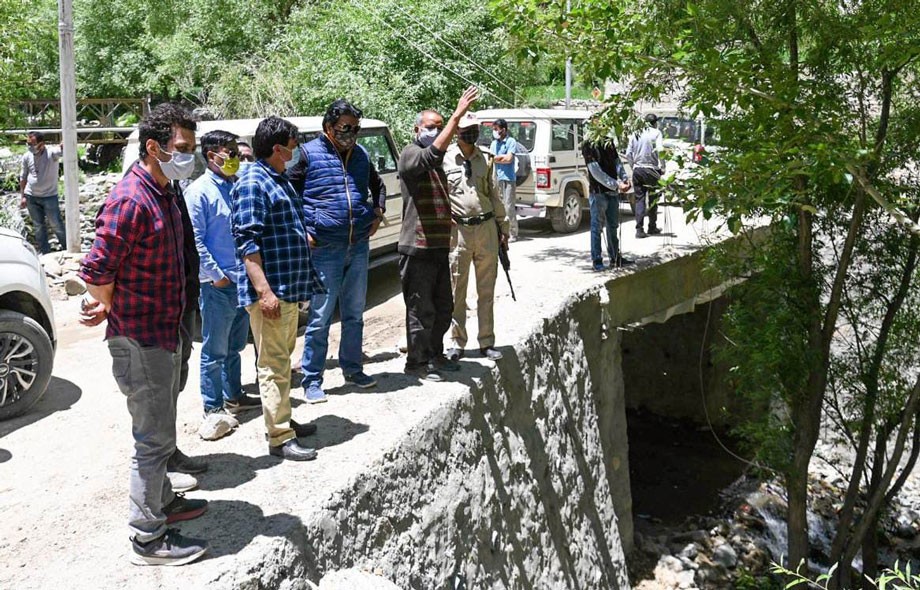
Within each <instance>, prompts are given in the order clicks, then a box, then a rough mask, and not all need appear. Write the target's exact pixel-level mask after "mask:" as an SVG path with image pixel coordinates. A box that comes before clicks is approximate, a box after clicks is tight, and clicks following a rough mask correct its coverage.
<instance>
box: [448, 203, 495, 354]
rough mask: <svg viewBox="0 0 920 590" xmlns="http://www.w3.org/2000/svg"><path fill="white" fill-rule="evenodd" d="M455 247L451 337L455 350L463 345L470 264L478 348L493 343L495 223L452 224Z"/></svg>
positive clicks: (465, 336) (452, 258)
mask: <svg viewBox="0 0 920 590" xmlns="http://www.w3.org/2000/svg"><path fill="white" fill-rule="evenodd" d="M454 239H455V243H456V245H455V247H454V248H453V249H452V250H451V253H450V271H451V277H452V278H453V283H454V315H453V318H452V319H451V334H450V335H451V340H452V341H453V346H454V347H456V348H459V349H461V350H462V349H463V348H464V347H466V343H467V340H468V337H467V336H468V335H467V332H466V292H467V287H468V285H469V282H470V263H472V264H473V268H474V269H475V271H476V295H477V304H476V316H477V318H478V319H479V334H478V336H479V348H486V347H487V346H494V345H495V316H494V314H493V313H492V307H493V304H494V302H495V277H496V276H497V275H498V231H497V229H496V226H495V222H494V221H492V220H488V221H486V222H485V223H483V224H481V225H471V226H467V225H459V224H458V225H455V226H454Z"/></svg>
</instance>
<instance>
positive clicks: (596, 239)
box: [588, 193, 620, 263]
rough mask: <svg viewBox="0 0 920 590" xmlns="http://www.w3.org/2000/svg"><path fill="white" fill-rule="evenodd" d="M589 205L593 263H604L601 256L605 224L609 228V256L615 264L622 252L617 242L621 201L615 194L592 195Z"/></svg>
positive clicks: (589, 198)
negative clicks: (602, 231)
mask: <svg viewBox="0 0 920 590" xmlns="http://www.w3.org/2000/svg"><path fill="white" fill-rule="evenodd" d="M588 204H589V205H590V207H591V262H594V263H603V262H604V259H603V256H602V254H601V224H604V225H606V227H607V256H609V257H610V262H611V263H613V262H614V261H616V257H617V253H618V252H619V251H620V243H619V241H618V240H617V217H618V215H619V212H620V200H619V198H618V197H617V195H616V194H615V193H591V195H590V196H589V197H588Z"/></svg>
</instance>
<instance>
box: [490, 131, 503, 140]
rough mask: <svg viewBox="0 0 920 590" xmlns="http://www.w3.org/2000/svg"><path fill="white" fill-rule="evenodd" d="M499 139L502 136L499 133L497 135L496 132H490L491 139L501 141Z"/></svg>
mask: <svg viewBox="0 0 920 590" xmlns="http://www.w3.org/2000/svg"><path fill="white" fill-rule="evenodd" d="M501 138H502V134H501V133H499V132H498V131H493V132H492V139H495V140H499V139H501Z"/></svg>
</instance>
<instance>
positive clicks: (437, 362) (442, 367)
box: [432, 356, 460, 373]
mask: <svg viewBox="0 0 920 590" xmlns="http://www.w3.org/2000/svg"><path fill="white" fill-rule="evenodd" d="M432 363H433V364H434V366H435V368H436V369H437V370H439V371H449V372H451V373H453V372H454V371H459V370H460V363H458V362H456V361H452V360H450V359H448V358H446V357H443V356H437V357H435V358H434V360H433V361H432Z"/></svg>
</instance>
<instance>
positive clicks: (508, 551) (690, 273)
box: [223, 254, 722, 590]
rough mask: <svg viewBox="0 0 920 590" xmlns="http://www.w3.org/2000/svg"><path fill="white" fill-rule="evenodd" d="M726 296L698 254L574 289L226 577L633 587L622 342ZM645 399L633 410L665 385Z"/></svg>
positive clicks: (247, 581) (258, 584)
mask: <svg viewBox="0 0 920 590" xmlns="http://www.w3.org/2000/svg"><path fill="white" fill-rule="evenodd" d="M721 292H722V288H721V287H719V286H715V285H713V284H712V283H711V281H707V280H706V277H705V274H704V273H703V270H702V262H701V258H700V255H699V254H693V255H689V256H685V257H682V258H678V259H674V260H671V261H668V262H665V263H663V264H660V265H658V266H653V267H650V268H648V269H643V270H639V271H638V272H635V273H633V274H630V275H626V276H623V277H619V278H616V279H613V280H611V281H609V282H608V283H607V284H606V285H604V286H603V287H601V288H599V289H595V290H591V291H589V292H586V293H581V294H578V295H576V296H573V297H572V298H570V299H569V300H568V301H566V302H563V303H562V305H560V307H559V310H558V312H557V313H556V314H555V315H554V316H553V317H551V318H548V319H545V320H543V321H542V323H541V324H540V325H539V326H537V327H536V328H535V329H534V330H533V331H532V332H531V334H530V335H529V336H528V337H526V338H525V339H524V340H523V341H521V342H519V343H518V344H517V345H516V346H515V347H514V348H513V349H511V348H508V349H505V350H504V352H505V358H504V359H502V360H501V361H499V362H498V364H497V365H496V366H495V367H491V368H488V367H486V366H482V367H481V368H480V369H479V370H477V371H476V372H475V373H474V374H473V375H472V376H469V375H468V376H467V377H466V378H467V380H468V382H467V383H466V385H467V386H468V387H469V390H468V392H466V393H465V394H463V395H461V396H459V397H449V398H448V399H446V400H445V403H444V404H443V405H442V406H441V407H440V408H439V409H438V410H437V411H435V412H434V413H432V414H431V415H430V416H429V417H428V419H426V420H424V421H423V422H422V423H421V424H420V425H419V426H417V427H416V428H414V429H413V430H412V431H410V433H409V435H408V436H406V437H405V438H404V439H403V441H402V442H401V443H400V444H398V445H397V446H396V447H395V448H394V449H392V450H391V451H390V452H388V453H387V454H386V455H385V457H384V459H383V460H382V461H380V462H379V463H378V464H377V465H375V466H374V468H373V469H371V470H370V471H368V472H366V473H365V474H364V475H363V476H361V477H360V478H359V479H357V480H356V481H354V482H353V483H352V485H350V486H349V487H348V488H346V489H343V490H341V491H340V492H339V493H337V494H335V495H334V497H333V498H332V499H331V501H329V502H328V503H327V505H326V506H325V508H324V510H323V511H322V512H321V513H320V514H319V515H318V516H316V517H315V518H313V519H311V520H309V521H306V522H304V523H303V527H302V528H301V527H297V528H296V530H291V531H289V534H287V535H280V536H279V537H278V538H276V539H275V541H274V544H273V548H272V549H271V550H270V551H269V552H268V553H267V554H266V553H264V552H263V553H262V557H261V560H260V561H259V562H256V563H252V564H251V565H250V566H249V567H248V569H247V572H248V573H243V572H235V573H234V574H233V575H232V577H231V576H228V577H226V578H225V579H224V580H223V581H224V582H227V583H228V584H226V585H230V586H232V587H246V588H297V587H305V586H301V584H303V582H301V581H298V580H302V579H304V578H306V579H309V580H318V579H320V578H321V577H322V575H323V574H324V573H325V572H328V571H331V570H337V569H343V568H349V567H359V568H363V569H366V570H368V571H371V572H375V573H378V574H379V575H382V576H383V577H385V578H387V579H389V580H391V581H393V582H394V583H396V584H397V585H398V586H400V587H402V588H420V589H421V588H425V589H428V588H438V589H440V588H444V589H447V588H450V589H452V590H457V589H459V588H494V589H506V588H509V589H510V588H522V589H523V588H527V589H530V588H534V589H541V588H546V589H550V588H553V589H556V588H576V589H588V588H605V589H626V588H629V582H628V579H627V572H626V565H625V554H626V553H627V552H628V551H629V550H630V549H631V547H632V539H633V525H632V498H631V495H630V485H629V465H628V440H627V434H626V417H625V407H626V397H625V393H624V392H625V391H626V390H637V391H639V390H642V388H641V387H639V388H637V387H635V384H634V383H627V384H626V386H625V387H624V371H623V368H622V359H623V342H624V341H625V342H627V343H628V345H629V346H630V348H629V351H630V353H629V354H628V356H630V357H631V356H634V353H633V352H632V351H633V349H634V348H636V346H637V345H636V344H635V342H638V341H639V340H641V338H642V334H643V332H642V331H641V330H642V329H641V328H640V326H642V325H645V324H648V323H650V322H656V321H663V320H664V319H666V318H667V317H669V316H671V315H674V314H680V313H686V312H688V311H691V310H692V309H693V308H694V306H695V305H697V304H699V303H701V302H705V301H708V300H710V299H712V298H715V297H717V296H718V295H719V294H720V293H721ZM624 327H630V328H629V329H631V330H635V331H632V332H630V331H624V330H622V329H621V328H624ZM698 327H699V320H698V319H697V320H696V321H695V322H690V323H689V324H688V325H687V326H685V328H686V329H688V330H696V329H698ZM658 337H659V338H660V337H661V335H659V336H658ZM670 338H671V340H672V341H676V340H679V338H677V336H675V335H673V334H672V335H671V336H670ZM698 338H699V336H698V335H696V336H695V340H694V341H698ZM672 343H673V342H672ZM686 348H688V350H690V349H693V350H698V349H695V347H689V346H688V347H686ZM659 360H660V359H659ZM664 360H665V361H666V360H667V359H664ZM636 366H637V367H638V366H639V365H636ZM634 373H635V371H631V370H628V371H627V372H626V374H627V375H629V376H630V377H629V378H630V379H631V380H634V379H636V376H635V374H634ZM640 393H641V395H644V396H646V397H645V398H642V397H641V396H640V395H637V397H636V398H635V399H634V400H632V401H633V403H637V404H641V403H648V399H649V396H651V395H653V394H655V393H656V391H655V390H653V389H649V390H648V391H644V390H643V391H640ZM693 403H697V402H696V401H694V402H693ZM697 405H698V404H697ZM688 407H689V405H688ZM667 409H668V408H667V407H665V410H667ZM241 573H242V575H240V574H241ZM231 582H232V583H231Z"/></svg>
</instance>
